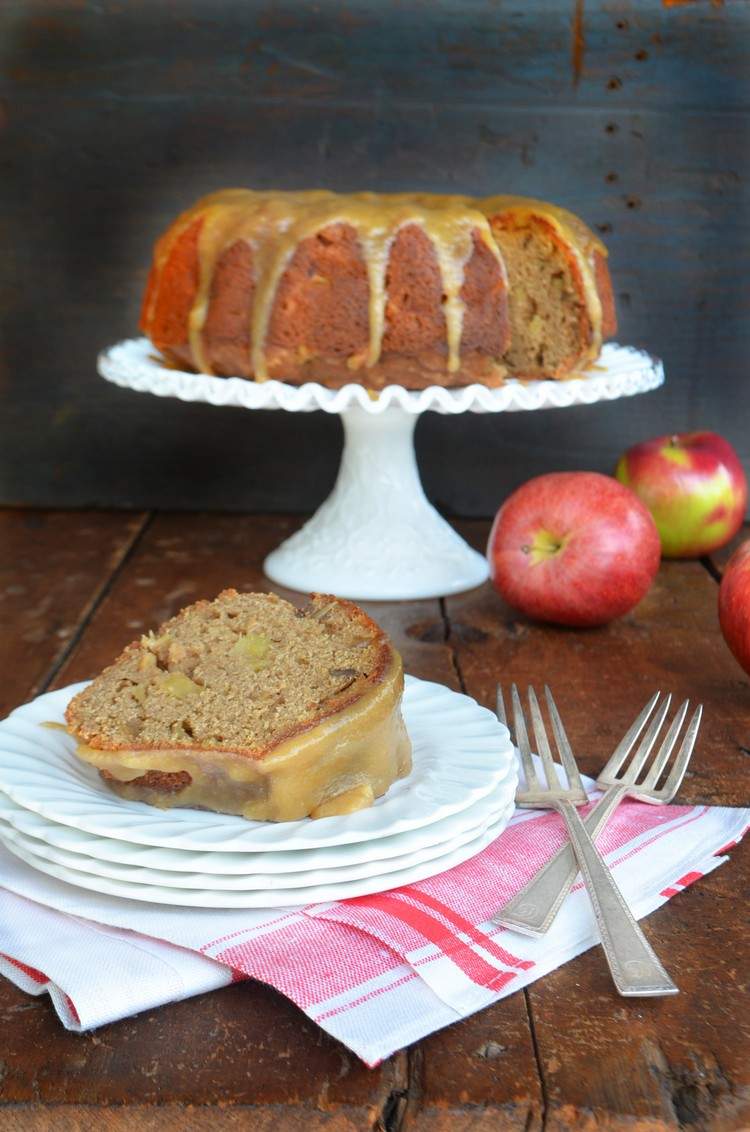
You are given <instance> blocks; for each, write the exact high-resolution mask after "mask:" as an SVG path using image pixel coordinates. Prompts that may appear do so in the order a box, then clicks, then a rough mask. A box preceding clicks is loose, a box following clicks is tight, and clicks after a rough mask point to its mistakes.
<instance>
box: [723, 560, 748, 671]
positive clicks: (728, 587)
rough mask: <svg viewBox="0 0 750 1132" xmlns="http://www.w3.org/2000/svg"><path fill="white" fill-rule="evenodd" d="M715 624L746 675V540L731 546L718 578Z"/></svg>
mask: <svg viewBox="0 0 750 1132" xmlns="http://www.w3.org/2000/svg"><path fill="white" fill-rule="evenodd" d="M719 624H720V625H721V631H722V633H723V634H724V640H725V641H726V642H727V644H728V645H729V647H730V649H731V650H732V652H733V653H734V655H735V656H736V658H737V660H738V661H739V662H740V664H741V665H742V667H743V668H744V669H745V672H747V673H748V675H750V540H748V541H747V542H743V543H742V545H741V546H739V547H738V548H737V550H735V552H734V554H733V555H732V557H731V558H730V559H729V562H728V563H727V567H726V569H725V571H724V577H723V578H722V579H721V585H720V586H719Z"/></svg>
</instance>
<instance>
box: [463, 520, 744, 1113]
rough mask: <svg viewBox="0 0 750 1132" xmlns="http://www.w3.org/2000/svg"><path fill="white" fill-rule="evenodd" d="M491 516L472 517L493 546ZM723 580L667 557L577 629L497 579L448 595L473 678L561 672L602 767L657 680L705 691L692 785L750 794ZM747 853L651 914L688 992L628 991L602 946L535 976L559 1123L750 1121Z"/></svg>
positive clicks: (660, 946) (590, 756)
mask: <svg viewBox="0 0 750 1132" xmlns="http://www.w3.org/2000/svg"><path fill="white" fill-rule="evenodd" d="M487 529H488V528H487V525H486V524H464V531H465V533H468V534H469V535H470V536H471V537H473V539H474V541H475V543H476V544H477V545H479V546H481V545H482V543H483V541H484V539H485V538H486V535H487ZM716 593H717V586H716V582H715V580H714V579H713V578H712V576H711V575H710V574H709V572H708V571H707V570H706V569H705V568H704V567H703V566H702V565H701V564H700V563H698V562H679V563H677V562H672V563H664V564H663V565H662V567H661V570H660V574H659V576H658V578H657V581H656V583H655V585H654V587H653V588H652V590H651V592H650V594H649V595H648V596H647V598H646V599H645V600H644V601H643V602H642V603H641V604H640V605H639V606H638V608H637V609H636V610H634V611H633V613H631V614H629V615H628V616H627V617H624V618H622V619H621V620H620V621H618V622H615V623H613V624H612V625H610V626H608V627H605V628H603V629H597V630H589V631H586V632H582V631H578V632H576V631H572V630H564V629H557V628H554V627H551V626H543V625H536V624H533V623H531V622H529V621H528V620H527V619H525V618H524V617H522V616H520V615H518V614H516V613H514V612H513V611H511V610H510V609H509V608H508V607H507V606H506V605H505V604H504V603H503V602H502V601H501V599H500V598H499V597H498V596H497V595H496V594H494V592H492V590H491V589H490V587H489V586H487V587H485V588H483V589H481V590H477V591H474V592H473V593H470V594H466V595H463V596H459V597H456V598H451V599H449V600H448V602H447V609H448V614H449V618H450V624H451V636H450V640H451V642H452V643H453V645H454V648H455V650H456V656H457V662H458V666H459V669H460V671H461V674H462V677H463V680H464V681H465V684H466V687H467V690H468V691H469V692H470V694H472V695H474V696H476V697H477V698H478V699H480V700H482V701H483V702H485V703H487V704H490V703H491V702H492V695H493V690H494V685H495V682H496V681H497V680H502V682H503V683H504V684H506V685H507V684H509V683H510V682H512V681H516V682H517V683H518V684H519V685H520V686H521V687H524V686H526V685H527V684H530V683H533V684H535V685H537V686H538V685H540V684H542V683H544V682H548V683H549V684H550V686H551V687H552V688H553V690H554V692H555V696H556V699H557V701H558V703H559V705H560V710H561V714H562V715H563V718H564V720H565V722H566V727H567V730H568V732H569V735H570V737H571V741H572V743H573V746H574V749H575V750H576V753H577V754H580V760H579V761H580V763H581V765H582V767H583V769H585V770H586V771H587V772H588V773H595V772H596V770H597V769H598V768H599V767H601V765H602V762H603V761H604V759H605V757H606V755H607V754H608V753H609V751H611V749H612V748H613V746H614V745H615V742H616V741H617V739H618V738H619V736H620V735H621V734H622V733H623V731H624V730H625V728H626V726H627V725H628V723H629V722H630V721H631V720H632V719H633V718H634V716H635V715H636V714H637V711H638V710H639V708H640V707H641V706H642V704H643V703H644V702H645V700H646V699H647V698H648V695H649V694H650V693H651V692H652V691H653V690H654V689H655V688H663V689H664V690H671V691H672V692H673V693H674V694H675V696H676V698H677V701H678V702H679V700H680V699H682V698H683V697H690V699H691V700H693V701H702V702H703V703H704V705H705V709H706V710H705V716H704V723H703V727H702V729H701V736H700V739H699V742H698V745H697V748H696V753H695V755H694V759H693V762H692V764H691V768H690V770H689V772H688V774H687V776H686V779H685V783H684V786H683V788H682V791H681V793H680V798H681V799H684V800H685V801H691V802H701V801H705V802H712V803H715V804H724V805H738V804H746V803H747V785H746V775H747V769H746V763H747V755H746V752H745V751H743V749H742V744H743V742H746V740H745V739H744V738H743V737H744V736H747V734H748V732H749V731H750V692H749V690H748V684H747V680H746V679H744V678H743V677H742V674H741V673H740V671H739V669H737V668H736V666H735V664H734V662H733V660H732V657H731V656H730V654H729V652H728V650H727V649H726V646H725V645H724V642H723V640H722V638H721V634H720V632H719V628H718V624H717V621H716ZM732 856H733V860H732V863H731V865H729V866H727V867H725V868H723V869H721V870H720V871H719V872H718V873H716V874H713V875H712V876H711V877H709V878H707V879H706V880H705V881H701V882H700V883H699V884H697V885H695V886H694V887H692V888H691V889H689V890H688V891H687V892H685V893H683V894H681V895H680V896H679V897H677V898H676V899H675V900H674V901H672V902H670V903H669V905H667V906H666V907H665V908H664V909H662V910H661V911H660V912H658V913H656V914H655V915H654V916H653V917H650V918H649V920H648V922H647V925H646V931H647V934H648V935H649V937H650V938H651V939H652V941H653V943H654V946H655V947H656V949H657V951H658V952H659V953H660V954H661V955H663V956H664V958H665V960H666V961H667V965H668V966H669V968H670V970H671V971H672V972H673V974H674V975H675V977H676V981H677V982H678V984H679V985H680V987H681V989H682V991H683V993H682V994H680V995H679V996H677V997H676V998H673V999H668V1000H667V999H664V1000H660V1001H654V1002H638V1001H626V1000H623V999H619V998H617V996H616V995H615V993H614V992H613V989H612V986H611V981H610V977H609V974H608V972H607V969H606V964H605V961H604V958H603V955H602V953H601V951H599V950H598V949H595V950H593V951H590V952H588V953H586V954H585V955H583V956H581V957H580V958H579V959H577V960H576V961H574V962H573V963H571V964H569V965H567V966H566V967H564V968H562V969H561V970H560V971H557V972H555V973H554V974H552V975H550V976H548V977H547V978H545V979H544V980H542V981H541V982H539V983H535V984H533V985H532V986H531V987H530V988H529V989H528V992H527V993H528V998H529V1001H530V1003H531V1009H532V1016H533V1019H534V1030H535V1035H536V1041H537V1047H538V1051H539V1059H540V1064H541V1067H542V1072H543V1077H544V1085H545V1093H546V1097H547V1123H546V1125H545V1127H547V1128H549V1129H560V1130H562V1129H573V1128H575V1129H587V1128H592V1129H593V1128H597V1129H606V1130H607V1132H609V1130H615V1129H617V1130H619V1129H623V1130H624V1129H625V1128H628V1129H630V1128H638V1129H641V1128H642V1129H646V1128H659V1129H661V1128H675V1129H676V1128H678V1127H683V1126H686V1125H687V1126H689V1125H692V1124H695V1125H696V1126H698V1127H705V1128H717V1129H718V1128H721V1129H724V1128H726V1129H730V1128H731V1129H735V1128H736V1129H740V1128H743V1127H745V1123H746V1122H747V1121H748V1120H750V1068H749V1067H748V1065H747V1058H746V1056H745V1054H744V1052H743V1050H744V1049H746V1048H747V1042H748V1039H750V1033H748V1031H747V1029H743V1028H744V1027H745V1026H746V1022H745V1021H744V1020H743V1017H742V1014H741V1012H740V1007H739V1004H738V999H737V997H735V995H734V993H733V988H739V985H740V983H741V980H742V978H743V975H742V974H741V972H742V971H743V969H744V970H747V961H748V955H747V942H746V939H745V936H744V933H743V931H742V929H741V928H740V926H739V925H738V924H737V920H736V916H735V915H734V914H733V912H732V902H733V900H736V897H737V894H738V893H740V892H742V891H744V889H745V888H746V887H747V883H748V876H747V874H748V869H749V868H750V857H749V856H748V853H747V849H746V848H745V849H744V850H737V851H736V852H735V853H733V855H732ZM734 858H736V859H734ZM730 988H731V989H730ZM743 1033H744V1034H745V1038H744V1041H743V1037H742V1035H743ZM743 1122H745V1123H743Z"/></svg>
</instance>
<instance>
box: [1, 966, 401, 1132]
mask: <svg viewBox="0 0 750 1132" xmlns="http://www.w3.org/2000/svg"><path fill="white" fill-rule="evenodd" d="M0 1018H2V1020H3V1053H2V1059H3V1063H4V1070H5V1073H4V1078H3V1080H2V1082H1V1083H0V1128H12V1129H15V1128H24V1129H26V1128H28V1127H31V1128H34V1127H39V1128H47V1127H54V1128H58V1127H62V1128H65V1127H66V1125H65V1123H64V1122H63V1123H61V1124H57V1123H56V1122H55V1120H54V1117H55V1116H57V1115H58V1114H60V1116H61V1117H64V1114H65V1109H64V1108H63V1109H62V1110H61V1109H60V1108H58V1106H76V1108H80V1107H81V1106H86V1107H87V1108H88V1122H87V1123H83V1124H82V1125H81V1127H84V1128H87V1129H92V1130H93V1129H98V1128H107V1127H109V1125H108V1124H107V1120H108V1119H109V1116H108V1114H109V1113H110V1112H112V1113H113V1116H112V1127H114V1128H119V1127H126V1126H127V1125H126V1124H125V1122H124V1120H123V1122H122V1123H120V1124H118V1123H117V1122H116V1118H117V1109H118V1107H119V1106H127V1109H126V1111H128V1112H131V1106H132V1121H135V1119H136V1117H137V1116H138V1114H140V1113H143V1114H144V1116H145V1117H147V1118H148V1121H149V1123H145V1124H144V1125H141V1124H140V1123H138V1127H142V1126H143V1127H147V1128H151V1127H153V1128H154V1129H161V1128H174V1127H176V1126H177V1125H176V1124H175V1120H174V1117H175V1108H176V1106H178V1105H184V1106H187V1107H188V1108H189V1109H190V1110H191V1111H192V1112H193V1113H194V1116H193V1119H194V1120H195V1124H194V1125H190V1124H185V1125H184V1127H186V1128H191V1127H193V1126H194V1127H195V1128H200V1129H206V1128H208V1127H209V1121H208V1120H207V1119H204V1120H200V1119H199V1117H200V1114H201V1109H203V1108H204V1106H205V1107H206V1108H207V1110H208V1113H209V1115H210V1116H211V1118H212V1119H213V1120H214V1121H215V1120H216V1119H221V1111H222V1110H229V1111H230V1113H231V1110H232V1109H233V1108H234V1107H235V1106H237V1107H238V1109H239V1110H240V1111H241V1112H243V1114H244V1118H245V1120H246V1121H249V1120H250V1119H251V1113H252V1116H253V1117H254V1118H256V1119H257V1120H258V1124H257V1126H258V1127H260V1128H265V1127H271V1121H272V1120H273V1121H274V1123H275V1126H276V1127H278V1128H279V1129H281V1130H283V1132H286V1130H287V1129H289V1130H291V1129H294V1128H299V1127H301V1126H302V1125H303V1124H304V1126H305V1127H312V1128H318V1127H320V1128H323V1127H325V1128H326V1129H328V1128H330V1129H332V1130H333V1132H350V1130H351V1132H353V1130H354V1129H357V1130H360V1129H364V1128H370V1127H372V1126H373V1125H374V1123H375V1121H376V1120H377V1118H378V1115H379V1114H380V1113H382V1110H383V1108H384V1107H385V1105H386V1102H387V1098H388V1096H389V1094H390V1093H391V1091H396V1090H401V1089H405V1088H406V1058H405V1055H403V1054H402V1055H397V1056H395V1057H393V1058H391V1059H390V1060H389V1061H388V1062H387V1063H386V1065H384V1066H383V1067H382V1068H381V1069H378V1070H375V1071H371V1070H368V1069H366V1068H365V1066H363V1065H362V1063H361V1062H360V1061H358V1060H357V1058H356V1057H354V1056H353V1055H352V1054H350V1053H349V1052H348V1051H347V1050H345V1049H344V1047H343V1046H341V1045H339V1044H338V1043H337V1042H334V1041H332V1040H331V1039H329V1038H327V1037H326V1035H324V1034H323V1033H322V1031H321V1030H319V1029H318V1027H317V1026H315V1025H314V1023H312V1022H310V1021H308V1019H307V1018H305V1016H304V1015H303V1014H301V1012H300V1011H299V1010H297V1008H296V1007H295V1006H293V1005H292V1003H290V1002H289V1001H288V1000H287V999H285V998H283V996H281V995H279V994H277V993H276V992H275V991H272V990H271V989H270V988H269V987H265V986H262V985H261V984H259V983H253V982H246V983H238V984H234V985H233V986H230V987H227V988H225V989H224V990H222V991H216V992H214V993H212V994H210V995H200V996H198V997H196V998H191V999H188V1000H186V1001H184V1002H179V1003H173V1004H172V1005H170V1006H169V1007H164V1008H162V1009H159V1010H153V1011H147V1012H146V1013H144V1014H141V1015H139V1016H138V1017H136V1018H131V1019H126V1020H124V1021H122V1022H119V1023H116V1024H113V1025H110V1026H103V1027H101V1028H100V1029H99V1030H97V1031H95V1032H93V1033H87V1034H72V1033H70V1032H68V1031H65V1030H63V1028H62V1027H61V1025H60V1022H59V1020H58V1019H57V1016H56V1015H55V1014H54V1011H53V1010H52V1009H51V1007H50V1006H49V1003H48V1000H47V999H46V998H39V999H30V998H29V997H28V996H27V995H25V994H22V992H20V991H18V990H16V989H15V988H14V987H11V986H10V984H9V983H6V982H5V981H4V980H3V982H2V983H0ZM8 1106H10V1107H9V1112H10V1115H9V1116H8ZM13 1106H19V1108H17V1109H15V1113H16V1114H17V1115H15V1119H16V1121H17V1123H16V1124H14V1123H13V1120H14V1107H13ZM162 1106H164V1108H165V1110H166V1111H165V1115H164V1117H163V1118H162V1117H161V1115H160V1110H161V1108H162ZM247 1106H253V1107H252V1110H251V1113H249V1112H248V1107H247ZM29 1112H30V1113H31V1116H30V1117H29V1116H26V1115H24V1114H28V1113H29ZM45 1113H46V1115H47V1121H48V1123H45ZM27 1119H28V1123H25V1120H27ZM3 1120H6V1123H5V1124H3ZM132 1121H131V1124H130V1127H131V1128H132V1127H135V1124H134V1123H133V1122H132ZM295 1122H296V1123H295ZM308 1122H309V1123H308ZM69 1126H70V1127H71V1128H75V1127H79V1126H78V1125H76V1124H75V1123H73V1122H72V1121H71V1122H70V1124H69ZM236 1126H238V1124H234V1123H229V1124H228V1127H236ZM243 1126H244V1127H248V1126H249V1124H248V1123H245V1124H244V1125H243ZM252 1127H256V1124H255V1123H253V1124H252Z"/></svg>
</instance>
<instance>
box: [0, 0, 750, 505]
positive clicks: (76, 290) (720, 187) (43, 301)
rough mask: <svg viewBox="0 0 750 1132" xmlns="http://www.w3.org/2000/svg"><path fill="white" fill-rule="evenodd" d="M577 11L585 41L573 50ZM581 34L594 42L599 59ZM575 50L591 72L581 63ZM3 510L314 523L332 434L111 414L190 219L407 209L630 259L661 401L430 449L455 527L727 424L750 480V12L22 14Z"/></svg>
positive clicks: (3, 351) (432, 473)
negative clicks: (429, 205) (459, 201)
mask: <svg viewBox="0 0 750 1132" xmlns="http://www.w3.org/2000/svg"><path fill="white" fill-rule="evenodd" d="M576 13H578V31H579V33H580V34H579V35H578V37H577V36H576ZM581 36H582V38H581ZM576 43H577V45H578V46H577V50H576ZM0 53H1V54H2V67H3V74H2V86H1V87H0V97H1V101H0V128H1V129H2V147H1V148H0V163H1V167H0V185H1V188H0V192H1V193H2V210H1V212H0V222H1V224H2V248H3V254H2V257H0V310H1V311H2V316H1V317H2V322H3V340H2V346H1V347H0V388H2V397H3V407H2V423H1V428H2V433H1V434H0V446H1V451H2V476H3V483H2V488H1V492H2V499H3V501H4V502H11V503H35V504H59V505H79V504H82V505H85V504H98V505H103V506H111V505H114V506H138V507H145V506H157V507H189V508H196V507H201V508H202V507H206V508H228V509H234V508H242V509H260V510H264V509H265V510H272V509H273V510H277V509H283V510H292V511H298V510H308V509H310V508H311V507H313V506H314V505H315V504H316V503H317V502H319V501H320V500H321V499H322V497H323V496H324V494H325V493H326V492H327V490H328V489H329V487H330V486H331V484H332V481H333V477H334V474H335V468H336V465H337V459H338V451H339V447H340V425H339V422H338V421H337V420H336V419H331V418H328V417H326V416H325V415H324V414H322V413H316V414H311V415H305V416H292V415H287V414H284V413H248V412H241V411H239V410H232V409H222V410H219V409H212V408H210V407H208V406H202V405H183V404H181V403H179V402H177V401H162V400H157V399H156V398H149V397H146V396H142V395H138V394H135V393H129V392H126V391H120V390H117V389H115V388H113V387H111V386H109V385H107V384H106V383H105V382H103V381H102V380H101V379H100V378H99V377H97V375H96V370H95V358H96V353H97V351H98V350H99V349H100V348H101V347H103V346H106V345H107V344H109V343H111V342H114V341H116V340H118V339H120V338H123V337H127V336H131V335H133V334H134V333H135V332H136V320H137V314H138V308H139V303H140V298H141V292H142V288H143V284H144V281H145V276H146V270H147V265H148V261H149V257H150V251H151V246H152V242H153V240H154V239H155V237H156V236H157V235H158V234H159V232H160V230H161V229H162V227H163V226H164V225H166V224H167V223H168V221H169V220H170V219H171V218H172V217H173V215H174V214H175V213H176V212H177V211H179V210H180V209H181V208H183V207H184V206H186V205H188V204H190V203H191V202H192V200H193V199H194V198H195V197H196V196H198V195H199V194H202V193H205V192H207V191H210V190H212V189H215V188H219V187H222V186H225V185H248V186H255V187H260V188H266V187H273V186H278V187H280V188H296V187H308V186H325V187H329V188H334V189H356V188H372V189H382V190H393V189H408V188H416V189H423V190H436V191H453V190H455V191H461V192H468V193H476V194H489V193H495V192H517V193H526V194H529V195H535V196H541V197H549V198H550V199H553V200H555V201H558V202H559V203H561V204H564V205H567V206H569V207H570V208H572V209H574V210H575V211H577V212H580V213H581V215H582V216H584V217H585V218H586V220H587V221H588V222H589V223H590V224H591V225H592V226H593V227H594V228H595V229H597V230H598V231H599V232H600V233H601V234H602V235H603V236H604V238H605V240H606V242H607V243H608V245H609V247H610V250H611V262H612V268H613V274H614V280H615V289H616V294H617V301H618V308H619V316H620V323H621V331H620V341H622V342H627V343H633V344H637V345H643V346H646V347H648V348H649V349H650V350H651V351H653V352H654V353H656V354H659V355H661V356H662V357H663V358H664V360H665V364H666V370H667V385H666V387H665V388H664V389H663V390H662V391H660V392H658V393H654V394H649V395H647V396H643V397H638V398H634V399H631V400H625V401H621V402H618V403H613V404H610V405H602V406H592V407H589V408H577V409H575V410H570V411H565V412H560V411H549V412H544V413H534V414H514V415H507V416H502V417H477V416H469V417H463V418H458V419H451V418H447V417H438V416H436V415H435V414H431V413H428V414H427V415H426V416H425V417H424V418H423V419H422V421H421V422H420V424H419V427H418V430H417V447H418V451H419V455H420V461H421V466H422V469H423V474H424V480H425V485H426V488H427V491H428V493H429V494H430V495H431V497H432V498H433V499H434V500H435V501H436V502H438V504H439V505H440V506H442V507H443V508H444V509H445V510H447V511H448V512H451V513H458V514H466V515H484V514H489V513H491V512H492V511H494V509H495V507H496V506H497V504H498V503H499V502H500V500H501V499H502V498H503V497H504V496H505V495H506V494H507V493H508V491H509V490H511V489H512V488H513V487H514V486H515V485H517V484H518V483H520V482H521V481H522V480H524V479H525V478H527V477H528V476H530V475H533V474H535V473H538V472H542V471H546V470H550V469H556V468H596V469H600V470H605V471H606V470H609V469H611V467H612V465H613V463H614V461H615V459H616V457H617V455H618V453H619V452H620V450H621V449H622V448H623V447H625V446H626V445H628V444H631V443H633V442H634V441H636V440H639V439H641V438H644V437H646V436H649V435H653V434H655V433H658V432H665V431H677V430H683V429H690V428H712V429H716V430H718V431H720V432H722V433H724V435H726V436H727V437H728V438H729V439H731V440H732V441H733V443H734V444H735V445H736V446H737V448H738V449H739V451H740V453H741V455H742V457H743V458H744V460H745V461H746V463H747V465H748V470H750V429H749V427H748V426H749V425H750V360H749V354H750V334H749V329H750V328H749V320H748V311H749V308H750V304H749V302H748V300H749V298H750V285H749V284H748V276H749V274H750V271H749V268H750V262H749V260H750V257H749V255H748V252H749V251H750V230H749V229H750V213H749V210H748V175H749V172H750V170H749V164H750V157H749V155H750V130H749V129H748V111H749V109H750V5H748V4H747V3H745V2H743V0H733V2H732V0H730V2H729V3H727V4H726V5H725V6H723V7H717V6H713V5H711V4H709V3H700V2H698V3H691V4H685V5H680V6H675V7H671V6H662V5H661V4H659V3H658V2H656V0H630V2H625V0H608V2H605V0H597V2H594V0H586V2H585V3H581V2H580V0H579V3H578V5H576V4H575V3H574V2H572V0H567V2H563V0H554V2H537V3H534V2H530V0H527V2H522V0H513V2H512V0H508V2H504V3H503V2H496V3H493V2H490V0H463V2H460V3H458V2H456V3H445V2H435V0H430V2H418V0H401V2H394V0H382V2H380V3H377V2H374V0H373V2H366V0H346V2H342V3H329V2H326V0H321V2H319V3H316V4H309V3H297V4H292V3H285V2H278V3H270V2H263V3H260V2H255V0H175V2H173V3H163V2H160V0H159V2H157V0H151V2H146V0H142V2H140V3H138V2H127V0H118V2H116V0H102V2H100V3H86V2H74V0H26V2H17V0H15V2H14V0H4V3H3V4H2V5H0Z"/></svg>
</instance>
